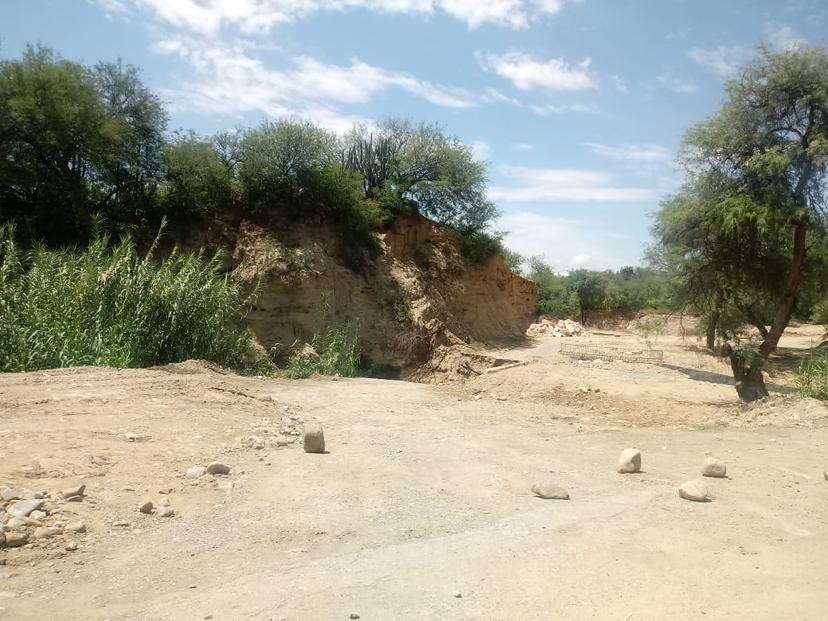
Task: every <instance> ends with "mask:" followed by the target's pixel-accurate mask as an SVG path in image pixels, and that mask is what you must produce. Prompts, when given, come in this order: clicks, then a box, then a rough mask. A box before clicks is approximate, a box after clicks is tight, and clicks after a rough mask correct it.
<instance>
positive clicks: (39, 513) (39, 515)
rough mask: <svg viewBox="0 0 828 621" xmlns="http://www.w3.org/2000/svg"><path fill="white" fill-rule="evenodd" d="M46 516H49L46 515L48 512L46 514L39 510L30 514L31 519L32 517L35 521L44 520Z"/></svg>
mask: <svg viewBox="0 0 828 621" xmlns="http://www.w3.org/2000/svg"><path fill="white" fill-rule="evenodd" d="M46 515H47V514H46V512H45V511H40V510H37V511H32V512H31V513H30V514H29V517H30V518H31V519H33V520H42V519H43V518H45V517H46Z"/></svg>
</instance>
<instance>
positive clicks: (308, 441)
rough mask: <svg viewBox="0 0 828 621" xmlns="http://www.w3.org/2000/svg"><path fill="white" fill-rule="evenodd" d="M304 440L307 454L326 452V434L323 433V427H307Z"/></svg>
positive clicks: (313, 425)
mask: <svg viewBox="0 0 828 621" xmlns="http://www.w3.org/2000/svg"><path fill="white" fill-rule="evenodd" d="M302 439H303V442H304V445H305V452H306V453H324V452H325V433H324V432H323V431H322V426H321V425H315V424H310V425H305V430H304V433H303V436H302Z"/></svg>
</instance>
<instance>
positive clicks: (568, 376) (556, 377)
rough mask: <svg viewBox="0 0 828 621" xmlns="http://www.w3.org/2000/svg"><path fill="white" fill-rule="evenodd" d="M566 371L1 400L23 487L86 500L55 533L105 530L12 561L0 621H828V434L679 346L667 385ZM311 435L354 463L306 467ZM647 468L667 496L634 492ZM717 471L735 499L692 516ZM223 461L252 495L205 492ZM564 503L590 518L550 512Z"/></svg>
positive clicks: (178, 385) (166, 377) (220, 385)
mask: <svg viewBox="0 0 828 621" xmlns="http://www.w3.org/2000/svg"><path fill="white" fill-rule="evenodd" d="M804 330H805V332H806V334H804V335H799V336H798V335H796V334H794V335H792V337H793V338H792V339H791V340H790V341H789V342H788V343H786V346H788V347H791V348H794V347H796V346H805V345H808V344H810V343H811V341H812V340H813V339H814V338H816V337H815V336H814V335H812V334H811V333H810V332H809V330H808V329H804ZM586 338H588V339H592V342H594V343H597V344H604V345H607V346H610V345H611V344H612V343H615V342H617V341H619V340H623V339H633V340H634V339H635V337H632V336H629V335H624V334H621V335H620V336H617V335H612V336H609V335H593V336H591V337H586ZM797 338H799V339H801V342H800V341H797V340H796V339H797ZM559 345H560V343H559V340H558V339H546V340H544V341H535V342H532V343H528V344H525V345H524V346H522V347H521V348H518V349H511V350H508V351H505V352H501V353H507V354H508V357H511V358H513V359H517V358H521V359H523V360H526V361H533V362H530V363H529V364H527V365H525V366H518V367H514V368H512V369H508V370H502V371H499V372H496V373H491V374H485V375H483V376H480V377H478V378H475V379H473V380H470V381H468V382H466V383H464V384H462V385H456V384H452V385H446V386H433V385H424V384H411V383H404V382H394V381H383V380H370V379H353V380H345V379H338V380H336V381H334V380H331V379H311V380H305V381H293V382H291V381H283V380H258V379H255V378H240V377H237V376H235V375H231V374H226V373H221V372H219V371H217V370H214V369H211V368H209V367H207V366H205V365H201V364H197V363H185V364H182V365H173V366H171V367H167V368H162V369H150V370H129V371H118V370H111V369H72V370H56V371H49V372H43V373H30V374H13V375H6V376H0V485H2V484H3V483H5V484H6V485H8V486H9V487H12V488H15V489H25V488H27V489H30V490H34V491H42V492H45V493H46V494H47V495H52V494H54V493H55V492H56V491H57V490H61V489H64V488H67V487H70V486H72V485H77V484H80V483H85V484H86V496H85V498H84V500H83V501H82V502H64V501H61V500H58V499H56V498H55V497H54V496H50V497H49V498H48V499H47V504H46V508H47V509H48V510H49V511H50V515H48V516H47V517H45V518H43V520H42V523H43V524H45V525H50V524H51V525H53V524H56V523H63V524H64V525H65V524H66V523H68V522H72V521H78V520H82V521H83V522H84V523H85V525H86V527H87V532H86V533H83V534H71V533H65V534H62V535H58V536H56V537H54V538H51V539H39V540H36V541H35V542H34V543H32V544H29V545H27V546H24V547H23V548H14V549H0V563H3V561H4V562H5V563H4V564H0V618H4V619H15V620H17V619H38V620H42V619H44V618H55V619H111V620H115V619H176V620H177V619H348V618H349V616H350V615H351V613H354V614H358V615H360V617H361V619H366V620H367V619H619V620H625V619H628V620H630V621H632V620H639V619H734V618H743V619H824V618H825V614H826V613H825V611H826V610H828V588H826V583H825V579H826V576H828V481H826V480H825V479H824V478H823V471H824V470H826V469H828V425H826V422H828V412H826V408H825V407H824V406H823V405H821V404H818V403H816V402H807V401H805V402H801V401H797V400H793V399H792V398H790V397H787V398H786V397H774V398H773V399H772V400H771V401H770V402H768V403H765V404H761V405H760V406H755V407H754V408H752V409H751V410H744V409H743V408H740V407H739V406H738V405H737V404H736V403H735V392H734V391H733V388H732V386H728V385H727V384H725V383H724V380H721V381H719V380H718V379H717V377H716V376H717V375H723V376H726V367H724V366H723V365H720V363H718V362H717V361H715V360H712V359H710V358H708V357H706V356H704V355H702V354H697V353H695V352H693V351H690V350H688V349H687V345H688V344H687V343H684V344H682V343H681V342H679V341H678V340H677V339H675V338H673V339H672V340H670V339H668V340H665V341H663V342H661V343H659V346H660V347H663V348H664V350H665V366H660V367H656V366H652V365H632V364H625V363H610V364H606V365H603V366H600V367H595V366H584V365H583V364H581V365H579V364H577V363H573V362H572V361H569V360H568V359H566V358H564V357H562V356H560V355H559V354H558V353H556V348H557V347H559ZM782 367H784V364H782V365H780V370H778V372H777V374H776V376H775V377H774V378H773V382H774V383H776V384H778V387H779V388H780V389H782V390H784V389H785V386H789V385H790V375H789V374H786V372H785V371H784V369H782ZM711 374H713V375H712V376H711ZM595 388H598V389H599V392H595V391H594V389H595ZM582 389H583V390H582ZM613 409H614V410H615V411H613ZM305 421H318V422H321V423H322V424H323V425H324V427H325V433H326V440H327V443H328V448H329V453H327V454H324V455H310V454H305V453H304V452H303V451H302V448H301V446H300V444H301V442H300V441H297V438H298V436H297V433H298V431H299V429H300V428H301V424H302V423H303V422H305ZM251 436H254V438H255V439H254V440H252V441H251V440H250V437H251ZM257 440H262V441H263V443H264V444H265V448H261V449H256V448H253V446H255V445H256V442H257ZM630 446H635V447H638V448H640V449H641V450H642V452H643V472H642V473H640V474H634V475H621V474H617V473H616V472H615V470H614V467H615V462H616V460H617V457H618V454H619V453H620V452H621V450H622V449H624V448H626V447H630ZM708 453H710V454H712V455H714V456H717V457H719V458H721V459H722V460H724V461H725V462H726V463H727V465H728V474H729V475H730V477H731V478H729V479H705V481H706V482H707V484H708V486H709V488H710V490H711V492H712V494H713V495H714V500H713V501H712V502H710V503H692V502H688V501H685V500H682V499H680V498H679V497H678V494H677V487H678V485H679V484H680V483H682V482H684V481H686V480H688V479H692V478H696V477H698V476H699V474H700V466H701V463H702V462H703V460H704V458H705V456H706V454H708ZM212 461H221V462H223V463H225V464H227V465H228V466H230V468H231V472H230V474H229V475H226V476H215V477H213V476H205V477H202V478H200V479H196V480H194V479H188V478H186V477H184V476H183V473H184V472H185V470H186V469H187V468H189V467H190V466H193V465H195V464H204V465H206V464H207V463H209V462H212ZM545 477H551V478H552V479H553V480H554V481H556V482H557V483H559V484H560V485H562V486H564V487H565V488H566V489H567V490H568V491H569V492H570V494H571V499H570V500H569V501H555V500H541V499H539V498H536V497H534V496H533V495H532V494H531V493H530V492H529V488H530V487H531V485H532V484H533V483H535V482H536V481H541V480H544V478H545ZM146 499H150V500H152V501H153V502H154V503H156V505H158V504H159V503H161V502H166V501H168V502H169V503H170V505H171V506H172V507H173V508H174V510H175V516H174V517H170V518H162V517H159V516H158V515H144V514H141V513H139V512H138V507H139V506H140V505H141V504H142V502H143V501H144V500H146ZM165 499H166V500H165ZM3 504H4V503H0V506H2V505H3ZM10 504H13V503H10ZM0 516H3V513H2V512H0ZM6 519H7V518H6ZM70 542H74V543H77V544H78V549H77V550H75V551H67V550H66V547H67V543H70ZM70 547H71V546H70ZM455 591H458V592H459V594H460V595H461V597H455Z"/></svg>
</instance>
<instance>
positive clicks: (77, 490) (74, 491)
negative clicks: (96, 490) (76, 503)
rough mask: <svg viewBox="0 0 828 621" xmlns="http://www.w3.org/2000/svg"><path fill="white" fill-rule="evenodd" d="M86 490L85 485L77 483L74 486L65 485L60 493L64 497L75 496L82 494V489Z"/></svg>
mask: <svg viewBox="0 0 828 621" xmlns="http://www.w3.org/2000/svg"><path fill="white" fill-rule="evenodd" d="M85 490H86V485H78V486H76V487H67V488H66V489H64V490H61V491H60V495H61V496H63V497H64V498H66V499H68V498H74V497H75V496H83V493H84V491H85Z"/></svg>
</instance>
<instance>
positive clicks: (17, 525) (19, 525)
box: [6, 517, 42, 530]
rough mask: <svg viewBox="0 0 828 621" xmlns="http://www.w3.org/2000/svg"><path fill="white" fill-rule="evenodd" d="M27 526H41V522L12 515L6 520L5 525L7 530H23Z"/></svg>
mask: <svg viewBox="0 0 828 621" xmlns="http://www.w3.org/2000/svg"><path fill="white" fill-rule="evenodd" d="M27 526H42V524H41V523H40V522H39V521H38V520H33V519H32V518H28V517H13V518H12V519H10V520H9V521H8V522H6V527H7V528H8V529H9V530H25V529H26V527H27Z"/></svg>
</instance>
